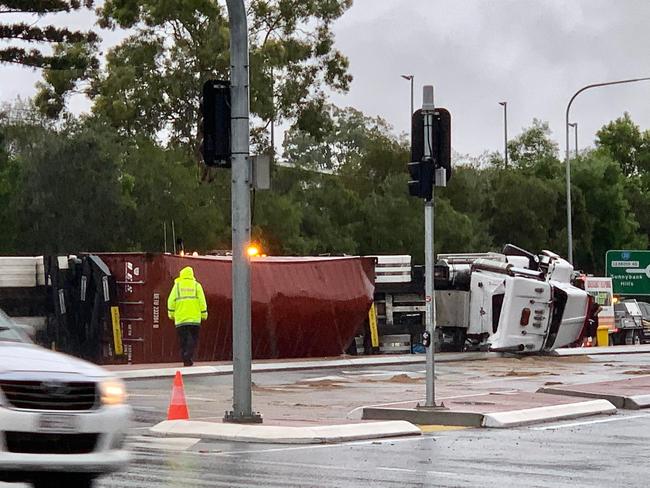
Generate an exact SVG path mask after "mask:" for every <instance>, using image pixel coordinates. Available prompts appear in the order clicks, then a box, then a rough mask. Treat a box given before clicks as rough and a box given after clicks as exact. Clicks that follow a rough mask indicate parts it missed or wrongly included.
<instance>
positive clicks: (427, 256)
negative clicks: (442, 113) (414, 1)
mask: <svg viewBox="0 0 650 488" xmlns="http://www.w3.org/2000/svg"><path fill="white" fill-rule="evenodd" d="M434 111H435V104H434V100H433V86H430V85H427V86H425V87H424V89H423V92H422V115H423V116H424V159H425V161H426V160H432V159H433V158H434V155H433V147H434V140H433V137H434V136H433V117H434ZM434 167H435V161H434ZM442 171H443V172H444V169H443V170H442ZM434 174H435V176H434V184H433V186H432V192H431V199H430V200H429V199H427V200H425V202H424V288H425V290H424V295H425V319H424V320H425V329H426V331H427V334H428V336H429V341H430V343H429V347H427V348H426V354H427V356H426V373H427V387H426V390H427V392H426V393H427V397H426V403H425V405H424V406H425V408H432V407H435V406H436V387H435V384H436V380H435V357H434V355H435V349H436V340H435V337H436V336H435V334H436V294H435V287H434V283H433V265H434V246H433V239H434V219H435V215H434V201H435V186H436V184H437V183H438V180H437V177H438V171H437V170H436V171H435V173H434ZM443 174H444V173H443ZM445 181H446V180H445Z"/></svg>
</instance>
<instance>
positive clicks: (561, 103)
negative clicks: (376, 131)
mask: <svg viewBox="0 0 650 488" xmlns="http://www.w3.org/2000/svg"><path fill="white" fill-rule="evenodd" d="M85 15H86V16H87V14H85ZM70 18H72V17H68V19H70ZM3 20H5V19H3ZM649 20H650V2H648V1H647V0H616V1H614V0H355V1H354V5H353V7H352V8H351V9H350V10H349V11H348V12H347V13H346V14H345V15H344V16H343V17H342V18H341V19H340V20H339V21H338V22H337V24H336V26H335V32H336V36H337V37H336V38H337V46H338V48H339V49H340V50H341V51H343V53H344V54H346V55H347V56H348V57H349V59H350V70H351V73H352V74H353V76H354V82H353V84H352V87H351V90H350V92H349V93H348V94H346V95H339V94H335V95H334V96H333V101H334V102H335V103H336V104H337V105H340V106H353V107H356V108H358V109H360V110H362V111H364V112H366V113H367V114H369V115H379V116H381V117H383V118H385V119H386V120H387V121H388V122H389V123H390V124H392V125H393V126H394V127H395V130H396V131H397V132H406V131H408V109H409V84H408V82H407V81H405V80H403V79H401V78H400V74H410V73H412V74H414V75H415V82H416V106H417V105H419V104H420V103H421V87H422V85H423V84H433V85H434V86H435V91H436V104H437V105H440V106H445V107H447V108H448V109H449V110H450V111H451V113H452V117H453V146H454V149H455V150H456V151H458V152H460V153H470V154H473V155H477V154H480V153H481V152H483V151H484V150H499V151H500V150H502V147H503V112H502V108H501V107H500V106H499V105H498V102H499V101H501V100H507V101H508V126H509V132H510V135H511V136H514V135H516V134H517V133H518V132H520V131H521V128H522V127H524V126H529V125H530V123H531V121H532V119H533V118H534V117H536V118H539V119H542V120H545V121H548V122H549V123H550V126H551V129H552V131H553V136H554V138H555V139H556V140H557V141H558V142H560V143H561V147H563V144H564V142H563V130H564V129H563V125H564V111H565V109H566V104H567V102H568V100H569V98H570V96H571V95H572V94H573V92H575V91H576V90H577V89H578V88H579V87H581V86H583V85H585V84H589V83H593V82H600V81H608V80H616V79H622V78H633V77H638V76H650V56H649V50H650V29H648V27H647V24H648V21H649ZM73 21H74V23H76V24H78V25H80V26H83V24H84V23H87V17H83V16H82V17H76V18H74V19H73ZM101 35H102V37H104V38H105V40H107V41H108V42H107V43H108V44H110V42H113V41H114V39H115V38H116V34H115V33H106V32H103V33H102V34H101ZM38 77H39V75H38V73H33V72H30V71H27V70H24V69H21V68H17V67H6V66H1V67H0V79H1V82H0V101H8V100H12V99H14V98H15V97H16V96H17V95H21V96H24V97H27V96H30V95H31V94H33V92H34V88H33V85H34V82H35V81H36V80H37V79H38ZM649 101H650V82H645V83H638V84H635V85H623V86H619V87H608V88H602V89H596V90H594V91H592V92H587V93H584V94H582V95H580V97H579V98H578V99H577V100H576V102H574V105H573V108H572V119H573V120H574V121H576V122H578V124H579V138H580V141H579V142H580V145H581V146H582V147H584V146H585V145H588V144H592V143H593V139H594V135H595V132H596V131H597V130H598V128H600V127H601V126H602V125H603V124H604V123H606V122H608V121H609V120H612V119H614V118H616V117H618V116H620V115H621V114H622V113H623V112H624V111H628V112H630V113H631V115H632V117H633V119H634V120H635V121H636V122H637V123H638V124H640V125H641V126H642V127H644V128H650V103H649ZM85 106H87V104H86V103H85V102H83V101H82V100H74V102H73V107H74V108H76V109H77V110H80V109H83V108H84V107H85ZM572 140H573V139H572Z"/></svg>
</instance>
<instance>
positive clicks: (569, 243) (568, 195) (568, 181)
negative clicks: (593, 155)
mask: <svg viewBox="0 0 650 488" xmlns="http://www.w3.org/2000/svg"><path fill="white" fill-rule="evenodd" d="M638 81H650V77H645V78H630V79H628V80H617V81H607V82H604V83H593V84H591V85H586V86H583V87H582V88H580V89H579V90H578V91H577V92H575V93H574V94H573V96H572V97H571V99H570V100H569V103H568V104H567V106H566V116H565V121H564V127H565V136H566V139H565V141H566V144H565V158H564V163H565V166H566V217H567V219H566V220H567V247H568V252H567V254H568V258H569V262H570V263H571V264H573V228H572V222H571V162H570V160H569V111H570V110H571V104H572V103H573V101H574V100H575V99H576V97H577V96H578V95H580V94H581V93H582V92H583V91H585V90H589V89H590V88H598V87H600V86H610V85H622V84H624V83H636V82H638Z"/></svg>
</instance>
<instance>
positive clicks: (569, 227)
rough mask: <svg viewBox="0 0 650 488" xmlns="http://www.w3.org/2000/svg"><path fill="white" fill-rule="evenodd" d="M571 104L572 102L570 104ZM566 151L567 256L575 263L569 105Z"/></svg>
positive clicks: (566, 125)
mask: <svg viewBox="0 0 650 488" xmlns="http://www.w3.org/2000/svg"><path fill="white" fill-rule="evenodd" d="M569 105H570V104H569ZM565 128H566V153H565V159H564V161H565V167H566V226H567V227H566V228H567V240H568V242H567V246H568V249H567V257H568V258H569V262H570V263H571V264H573V224H572V222H571V215H572V212H571V161H570V159H569V107H567V109H566V124H565Z"/></svg>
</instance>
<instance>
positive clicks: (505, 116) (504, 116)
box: [499, 102, 508, 168]
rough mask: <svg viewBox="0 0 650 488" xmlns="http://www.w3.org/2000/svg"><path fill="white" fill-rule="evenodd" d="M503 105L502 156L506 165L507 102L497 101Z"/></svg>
mask: <svg viewBox="0 0 650 488" xmlns="http://www.w3.org/2000/svg"><path fill="white" fill-rule="evenodd" d="M499 105H501V106H502V107H503V156H504V160H505V164H506V168H507V167H508V102H499Z"/></svg>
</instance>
